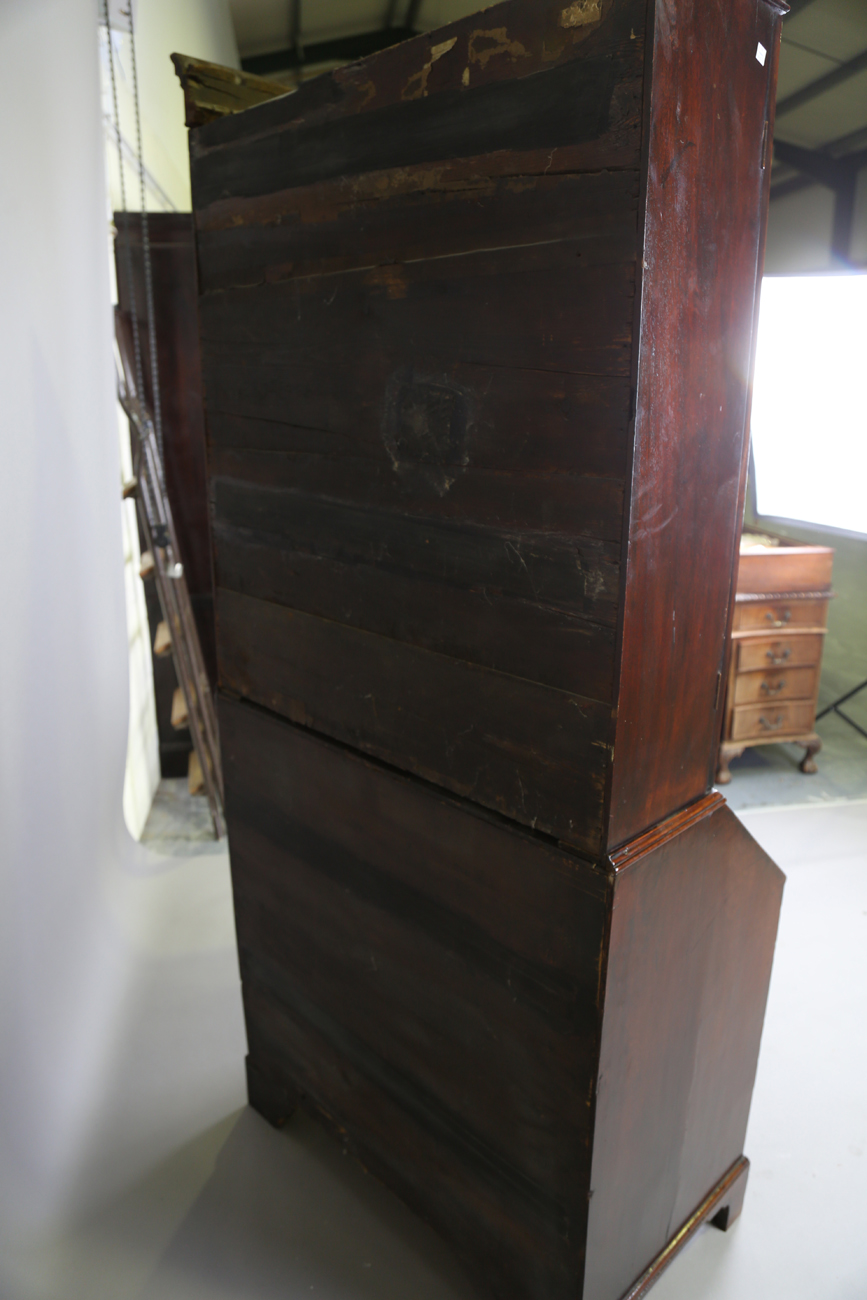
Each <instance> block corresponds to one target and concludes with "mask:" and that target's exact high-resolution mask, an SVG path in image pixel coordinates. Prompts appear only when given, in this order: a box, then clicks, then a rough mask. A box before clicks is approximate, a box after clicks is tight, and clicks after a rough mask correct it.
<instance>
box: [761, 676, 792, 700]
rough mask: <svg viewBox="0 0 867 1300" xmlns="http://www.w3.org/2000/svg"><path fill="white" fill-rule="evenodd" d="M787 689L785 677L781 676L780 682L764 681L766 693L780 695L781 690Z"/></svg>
mask: <svg viewBox="0 0 867 1300" xmlns="http://www.w3.org/2000/svg"><path fill="white" fill-rule="evenodd" d="M785 689H786V679H785V677H781V678H780V680H779V681H778V682H762V693H763V694H764V695H769V696H770V695H779V693H780V691H784V690H785Z"/></svg>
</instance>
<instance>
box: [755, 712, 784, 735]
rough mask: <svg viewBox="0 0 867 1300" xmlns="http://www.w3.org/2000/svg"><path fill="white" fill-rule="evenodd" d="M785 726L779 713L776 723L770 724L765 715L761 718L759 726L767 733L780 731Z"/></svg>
mask: <svg viewBox="0 0 867 1300" xmlns="http://www.w3.org/2000/svg"><path fill="white" fill-rule="evenodd" d="M782 725H783V715H782V713H778V714H777V717H776V720H775V721H774V722H769V721H768V719H767V718H766V717H765V715H764V714H762V716H761V717H760V718H759V726H762V727H764V729H765V731H779V730H780V727H782Z"/></svg>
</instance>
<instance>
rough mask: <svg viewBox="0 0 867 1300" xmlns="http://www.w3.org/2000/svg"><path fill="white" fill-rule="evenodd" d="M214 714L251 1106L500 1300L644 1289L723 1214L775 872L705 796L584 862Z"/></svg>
mask: <svg viewBox="0 0 867 1300" xmlns="http://www.w3.org/2000/svg"><path fill="white" fill-rule="evenodd" d="M220 724H221V736H222V744H223V763H224V770H225V774H226V777H227V789H228V791H229V803H228V809H227V812H228V817H229V821H230V825H231V826H232V876H233V887H234V894H235V911H236V918H237V926H238V941H239V947H240V955H241V974H242V980H243V985H244V1006H245V1014H246V1020H247V1034H248V1042H249V1049H250V1058H249V1063H248V1073H249V1076H250V1079H251V1097H252V1099H253V1101H254V1104H257V1105H259V1106H260V1108H261V1109H262V1110H263V1113H264V1114H265V1115H266V1117H268V1118H269V1119H271V1120H272V1122H276V1123H281V1122H283V1121H284V1120H285V1118H286V1116H287V1114H288V1113H289V1112H290V1111H291V1109H292V1107H293V1106H294V1105H295V1104H303V1105H305V1106H307V1107H309V1108H310V1109H312V1110H313V1111H314V1112H315V1113H316V1114H317V1115H318V1116H319V1117H320V1118H321V1119H323V1120H324V1122H325V1123H326V1124H328V1125H329V1126H330V1127H331V1128H332V1129H333V1130H334V1131H335V1132H336V1133H338V1134H339V1136H340V1140H341V1142H342V1143H343V1144H344V1146H346V1147H348V1148H349V1149H350V1150H352V1151H353V1152H355V1153H356V1154H357V1155H358V1156H359V1157H360V1158H361V1159H362V1161H363V1162H364V1163H365V1165H366V1166H367V1167H369V1168H370V1169H372V1170H373V1172H375V1173H376V1174H377V1175H378V1176H379V1177H380V1178H382V1179H383V1180H384V1181H385V1182H386V1183H388V1184H389V1185H390V1186H392V1187H393V1188H395V1190H397V1191H398V1192H399V1193H400V1195H401V1196H403V1197H404V1199H405V1200H407V1202H408V1203H409V1204H410V1205H412V1206H413V1207H414V1208H416V1209H417V1210H418V1211H419V1212H420V1213H421V1214H422V1215H423V1216H424V1217H425V1218H426V1219H427V1220H428V1221H429V1222H431V1223H432V1224H433V1225H434V1226H435V1227H437V1228H438V1229H439V1230H440V1231H441V1232H443V1233H444V1235H445V1236H446V1237H447V1239H448V1240H449V1241H450V1242H451V1243H452V1245H453V1246H454V1247H455V1249H456V1250H457V1251H458V1253H459V1254H460V1255H461V1256H462V1258H463V1260H464V1263H465V1265H466V1267H467V1268H468V1271H469V1272H470V1274H471V1276H472V1277H473V1278H474V1279H475V1281H476V1283H477V1284H478V1286H479V1289H480V1291H481V1292H482V1293H483V1294H489V1295H493V1296H497V1297H503V1298H507V1297H545V1298H546V1300H561V1298H562V1300H566V1298H567V1297H570V1298H571V1300H574V1297H575V1296H582V1297H583V1298H584V1300H591V1298H592V1300H619V1298H620V1297H621V1296H622V1295H623V1294H624V1293H627V1292H628V1294H629V1295H633V1294H634V1295H636V1296H637V1295H640V1294H643V1287H638V1289H637V1290H636V1289H635V1287H634V1286H633V1284H636V1285H637V1284H638V1283H639V1282H640V1281H641V1279H642V1278H643V1277H644V1275H645V1273H647V1278H650V1279H653V1278H655V1277H656V1276H658V1274H659V1272H661V1270H662V1268H663V1267H664V1266H665V1264H666V1263H667V1262H668V1261H669V1259H670V1257H671V1256H672V1254H673V1253H674V1252H675V1251H676V1250H677V1249H678V1248H679V1246H680V1245H682V1244H683V1240H684V1239H685V1236H688V1235H689V1234H690V1233H691V1232H692V1231H694V1230H695V1228H696V1227H697V1226H698V1224H699V1223H700V1222H701V1221H703V1220H704V1219H706V1218H709V1217H711V1216H712V1214H716V1213H717V1212H718V1211H719V1210H720V1209H721V1208H724V1207H728V1216H727V1221H728V1218H729V1217H734V1215H735V1214H736V1213H737V1212H738V1210H739V1206H740V1196H741V1195H742V1191H743V1185H742V1182H741V1183H740V1184H738V1177H739V1175H740V1174H742V1173H743V1168H744V1166H745V1162H744V1161H742V1160H741V1149H742V1143H743V1136H744V1131H745V1128H746V1120H747V1113H748V1109H749V1101H750V1095H751V1092H752V1084H753V1077H754V1074H755V1068H756V1060H757V1057H758V1048H759V1037H760V1033H761V1024H762V1017H763V1012H764V1003H765V998H766V995H767V988H768V981H769V976H770V963H771V956H772V953H773V946H774V936H775V932H776V924H777V916H778V912H779V904H780V895H781V890H782V884H783V877H782V875H781V873H780V872H779V871H778V870H777V868H776V867H775V866H774V865H773V863H771V862H770V860H769V859H768V858H767V856H766V855H765V854H764V853H763V852H762V850H761V849H759V848H758V846H757V845H756V844H755V842H754V841H753V840H752V839H751V837H750V836H749V835H748V833H747V832H746V831H745V830H744V829H743V827H742V826H741V824H740V823H739V822H738V821H737V819H736V818H735V817H734V816H733V815H732V814H731V813H730V812H729V811H728V809H727V808H726V807H725V804H724V801H723V800H722V798H721V797H720V796H719V795H711V796H708V797H706V798H705V799H703V800H700V801H698V803H696V804H694V805H693V806H692V807H691V808H690V809H688V810H686V811H685V812H683V813H679V814H677V815H675V816H674V817H672V818H671V819H669V820H668V821H667V822H665V823H663V824H662V825H660V826H658V827H656V828H654V829H653V830H652V831H650V832H648V833H647V834H646V835H645V836H643V837H640V838H639V839H638V840H635V841H633V842H632V843H631V844H630V845H629V846H628V847H627V848H626V849H625V850H623V851H622V852H620V853H618V854H615V855H614V857H613V858H612V859H611V860H608V861H602V862H600V863H598V864H593V863H592V862H589V861H586V860H582V859H581V858H579V857H577V856H576V855H574V854H572V853H569V852H567V851H564V850H563V849H558V848H557V847H556V846H555V845H553V844H551V843H550V842H547V841H546V840H545V839H544V838H542V837H538V836H532V835H530V834H529V833H527V832H526V831H523V830H520V829H518V828H516V827H514V825H512V824H510V823H509V822H507V821H505V820H503V819H498V818H496V817H494V816H492V815H491V814H488V813H485V812H483V811H482V810H480V809H479V808H478V807H477V806H475V805H473V804H472V803H467V802H466V801H459V800H455V799H452V798H449V797H448V796H447V795H446V794H444V793H443V792H441V791H439V790H437V789H436V787H433V786H431V785H429V784H426V783H423V782H418V781H415V780H413V779H412V778H409V777H407V776H405V775H403V774H399V773H397V772H395V771H390V770H388V769H386V768H384V767H383V766H382V765H380V764H378V763H375V762H371V761H369V760H365V759H364V758H362V757H360V756H359V755H358V754H356V753H354V752H353V751H352V750H351V749H347V748H344V747H341V746H338V745H335V744H333V743H332V742H329V741H326V740H323V739H322V738H321V737H318V736H316V735H315V734H314V733H312V732H310V731H307V730H305V729H303V728H299V727H296V726H293V725H291V724H289V723H287V722H284V721H281V720H279V719H278V718H275V717H274V716H273V715H272V714H271V713H269V712H268V711H266V710H264V709H259V708H256V707H254V706H253V705H251V704H249V703H243V702H238V701H234V700H230V699H226V698H223V699H222V701H221V704H220ZM697 935H700V941H699V942H696V936H697ZM733 1152H734V1154H732V1153H733ZM591 1162H592V1163H591ZM591 1170H592V1175H591ZM736 1184H738V1185H737V1186H736ZM733 1189H734V1190H733ZM730 1193H731V1194H730ZM588 1215H589V1217H588ZM696 1216H698V1217H696ZM719 1226H726V1225H725V1224H723V1223H722V1222H720V1225H719ZM585 1242H586V1252H585ZM585 1257H586V1258H585ZM585 1263H586V1272H585ZM582 1276H583V1282H582ZM647 1278H645V1281H647ZM582 1288H583V1289H582Z"/></svg>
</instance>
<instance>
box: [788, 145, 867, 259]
mask: <svg viewBox="0 0 867 1300" xmlns="http://www.w3.org/2000/svg"><path fill="white" fill-rule="evenodd" d="M774 157H775V158H776V159H778V160H779V161H780V162H782V163H785V164H786V166H787V167H795V168H797V170H798V171H799V172H801V175H802V177H803V178H804V180H806V182H807V184H810V183H811V182H818V184H819V185H824V186H825V187H826V188H827V189H829V190H831V191H832V193H833V195H834V216H833V221H832V226H831V253H832V255H833V256H834V258H835V259H836V260H837V261H838V262H840V263H841V264H842V265H844V266H850V265H851V260H852V231H853V228H854V222H855V194H856V190H857V186H858V173H859V171H860V170H861V168H862V167H865V166H867V149H859V150H857V151H856V152H855V153H850V154H844V155H843V157H842V158H834V157H832V156H831V154H829V153H819V152H818V151H817V150H815V149H804V148H802V146H801V145H797V144H789V143H788V142H787V141H786V140H775V141H774ZM795 179H797V180H799V181H800V180H801V178H800V177H798V178H795ZM803 188H806V186H805V185H804V184H803V183H801V184H798V185H797V186H796V185H795V184H794V181H784V182H783V183H782V185H775V186H774V187H773V188H772V190H771V197H772V198H780V197H782V195H783V193H786V194H794V193H796V192H797V190H799V189H803Z"/></svg>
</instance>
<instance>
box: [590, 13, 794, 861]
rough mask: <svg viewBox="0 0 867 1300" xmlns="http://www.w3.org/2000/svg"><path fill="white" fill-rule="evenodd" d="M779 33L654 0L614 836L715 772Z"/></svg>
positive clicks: (755, 19) (763, 17) (686, 796)
mask: <svg viewBox="0 0 867 1300" xmlns="http://www.w3.org/2000/svg"><path fill="white" fill-rule="evenodd" d="M778 41H779V15H778V14H777V13H776V11H775V10H772V9H771V7H770V6H769V5H767V4H766V3H763V2H762V0H760V2H759V3H758V4H756V3H755V2H754V0H733V2H732V3H730V4H725V5H710V6H708V5H704V6H695V5H692V4H687V3H685V2H681V0H678V2H675V3H671V2H669V0H659V2H658V3H657V6H656V21H655V31H654V45H653V73H652V76H653V83H652V92H651V117H650V128H649V131H650V134H649V153H648V163H647V182H646V184H647V191H646V215H645V235H644V278H643V288H642V306H641V329H640V351H639V363H638V391H637V399H636V420H635V445H634V461H633V479H632V489H631V507H630V524H629V537H628V548H627V571H626V595H625V607H624V621H623V640H622V662H621V676H620V696H619V708H618V717H619V721H618V726H617V737H616V742H615V759H614V771H613V780H612V792H611V811H610V823H609V840H608V842H609V844H610V845H617V844H621V843H623V842H625V841H626V840H628V839H629V838H630V837H632V836H633V835H636V834H639V833H640V832H641V831H643V830H644V829H645V828H646V827H648V826H651V825H653V824H654V823H655V822H656V821H659V820H660V819H661V818H663V817H666V816H668V815H669V814H670V813H672V812H673V811H674V810H675V809H677V808H681V807H684V806H685V805H686V804H687V803H689V802H690V801H691V800H692V799H695V798H697V797H698V796H699V795H701V794H702V793H703V792H704V791H705V790H706V789H707V788H708V784H709V777H710V763H711V755H712V751H713V748H714V739H715V733H716V718H717V715H718V709H719V706H720V705H721V702H722V699H721V697H722V690H721V686H722V682H721V676H720V675H721V673H722V671H723V667H724V650H725V636H726V628H727V621H728V613H729V607H730V598H731V587H732V573H733V558H734V551H735V546H736V538H737V533H738V530H739V527H740V518H739V507H741V505H742V494H741V490H742V480H743V474H744V470H745V461H744V440H745V429H746V423H747V418H748V410H749V395H750V383H751V368H752V348H753V327H754V314H755V304H756V284H757V278H758V275H759V274H760V266H761V250H762V245H763V239H764V212H765V208H766V204H767V185H766V180H767V175H768V169H767V167H766V164H767V163H768V162H769V144H768V137H769V133H770V132H769V113H770V111H771V106H772V102H773V94H774V85H775V74H776V50H777V46H778Z"/></svg>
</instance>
